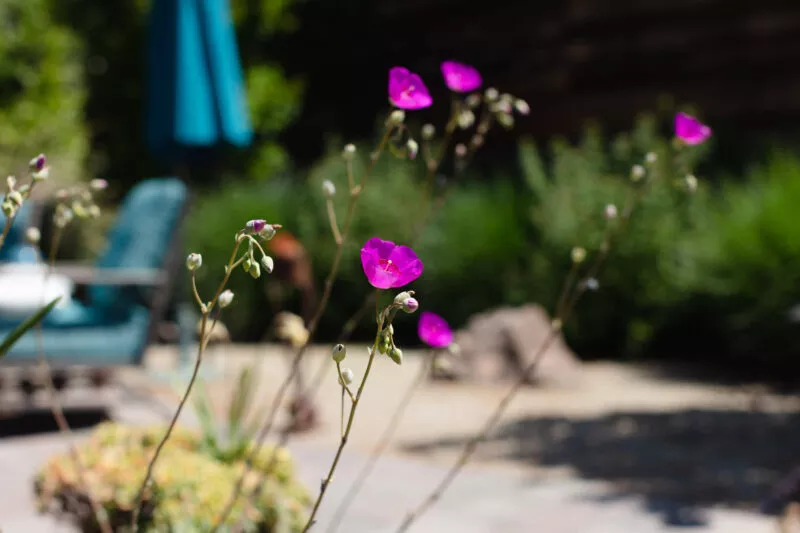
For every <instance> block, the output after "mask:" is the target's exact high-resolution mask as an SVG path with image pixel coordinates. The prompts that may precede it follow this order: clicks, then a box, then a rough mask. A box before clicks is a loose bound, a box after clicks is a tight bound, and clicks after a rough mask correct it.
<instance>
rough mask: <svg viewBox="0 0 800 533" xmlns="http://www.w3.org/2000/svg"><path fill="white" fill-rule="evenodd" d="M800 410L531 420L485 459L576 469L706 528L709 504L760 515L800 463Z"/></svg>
mask: <svg viewBox="0 0 800 533" xmlns="http://www.w3.org/2000/svg"><path fill="white" fill-rule="evenodd" d="M466 438H469V436H467V437H465V438H457V439H446V440H435V441H429V442H420V443H413V444H410V445H408V446H406V449H407V450H409V451H412V452H429V451H435V450H437V449H449V448H455V447H460V446H462V445H463V444H464V443H465V439H466ZM799 449H800V414H799V413H785V414H784V413H781V414H775V413H759V412H748V411H730V410H711V409H692V410H684V411H676V412H667V413H652V412H619V413H613V414H609V415H604V416H600V417H597V418H582V419H581V418H576V419H570V418H560V417H541V418H523V419H519V420H516V421H513V422H510V423H508V424H506V425H504V426H502V427H501V428H500V429H499V430H498V431H497V432H495V434H494V435H493V436H492V437H491V438H490V439H488V441H487V442H486V443H484V444H483V445H482V446H481V448H480V451H479V453H480V454H481V458H483V459H499V458H503V459H514V460H518V461H524V462H529V463H532V464H534V465H535V466H538V467H569V468H570V469H572V470H573V471H574V472H575V473H576V474H577V475H579V476H581V477H583V478H586V479H591V480H598V481H605V482H609V483H610V484H611V485H612V488H613V490H615V491H616V492H617V494H619V495H620V496H641V497H643V498H644V499H645V507H646V508H647V510H648V511H650V512H653V513H656V514H660V515H661V516H662V519H663V521H664V522H665V523H667V524H670V525H673V526H681V525H682V526H693V525H701V524H702V523H704V518H703V512H702V510H703V509H704V508H708V507H711V506H718V505H721V506H725V507H734V508H744V509H748V510H755V509H756V508H757V507H758V506H759V504H760V503H761V501H762V500H763V499H764V498H765V497H766V496H767V495H768V494H769V493H770V491H771V489H772V487H773V486H774V485H775V484H776V483H777V482H778V481H780V479H781V478H782V477H784V476H786V474H787V473H789V472H790V471H791V470H792V469H793V468H794V467H795V466H797V465H798V463H800V461H799V460H798V459H799V458H798V452H797V450H799Z"/></svg>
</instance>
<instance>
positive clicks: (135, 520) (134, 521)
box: [131, 236, 242, 532]
mask: <svg viewBox="0 0 800 533" xmlns="http://www.w3.org/2000/svg"><path fill="white" fill-rule="evenodd" d="M241 244H242V241H241V240H239V238H238V236H237V240H236V246H234V248H233V252H232V253H231V256H230V259H228V264H227V268H226V269H225V276H224V277H223V279H222V282H221V283H220V284H219V287H217V292H216V293H215V294H214V298H212V300H211V302H210V304H209V305H205V304H204V303H203V302H202V298H200V296H199V294H198V293H197V288H196V286H195V276H194V272H192V286H193V288H194V291H195V297H196V298H197V301H198V305H199V306H200V309H201V310H202V316H201V319H200V335H199V341H198V342H199V344H198V347H197V359H196V361H195V363H194V368H193V369H192V375H191V377H190V378H189V383H188V385H187V386H186V391H185V392H184V393H183V396H182V397H181V400H180V402H179V403H178V408H177V409H176V410H175V414H174V415H173V417H172V420H170V423H169V426H167V431H166V432H165V433H164V437H163V438H162V439H161V441H160V442H159V443H158V445H157V446H156V450H155V452H154V453H153V457H152V458H151V459H150V462H149V463H148V464H147V471H146V473H145V476H144V479H143V480H142V484H141V486H140V487H139V490H138V492H137V493H136V498H134V500H133V501H134V506H133V513H131V529H132V530H133V531H134V532H136V531H138V530H139V516H140V515H141V512H142V506H143V505H144V492H145V490H147V486H148V485H149V484H150V479H151V478H152V476H153V470H154V469H155V466H156V461H158V458H159V456H160V454H161V450H162V449H163V448H164V445H165V444H166V443H167V441H168V440H169V437H170V435H171V434H172V431H173V430H174V429H175V425H176V424H177V423H178V418H179V417H180V415H181V412H182V411H183V407H184V405H186V402H187V400H188V399H189V396H190V395H191V393H192V389H193V387H194V384H195V381H196V380H197V375H198V373H199V371H200V365H201V364H202V362H203V354H204V352H205V348H206V345H207V344H208V337H209V336H208V331H207V328H208V317H209V314H210V313H211V309H212V308H213V307H214V304H216V302H217V300H218V299H219V295H220V294H221V293H222V291H223V290H224V289H225V286H226V285H227V284H228V280H229V279H230V277H231V273H232V272H233V270H234V269H235V268H236V267H235V265H237V264H238V263H239V261H236V255H237V254H238V253H239V247H240V246H241ZM214 325H216V320H215V321H214ZM212 327H213V326H212Z"/></svg>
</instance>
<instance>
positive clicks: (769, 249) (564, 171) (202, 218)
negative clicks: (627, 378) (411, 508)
mask: <svg viewBox="0 0 800 533" xmlns="http://www.w3.org/2000/svg"><path fill="white" fill-rule="evenodd" d="M232 6H233V12H234V19H235V21H236V25H237V34H238V38H239V43H240V52H241V55H242V62H243V65H244V68H245V73H246V80H247V90H248V100H249V105H250V109H251V115H252V119H253V123H254V128H255V130H256V132H257V135H256V142H255V143H254V144H253V146H252V147H251V148H250V149H248V150H246V151H244V152H236V153H228V154H226V156H225V157H224V158H223V160H222V161H220V163H219V166H217V167H211V168H208V169H207V170H206V171H205V172H201V173H198V174H197V175H196V176H193V180H194V183H195V185H196V190H195V198H194V203H193V208H192V212H191V214H190V216H189V220H188V222H187V228H188V229H189V231H188V232H187V238H188V243H187V244H188V246H189V247H190V248H191V249H192V250H195V251H198V252H201V253H202V254H203V255H204V258H205V260H204V262H205V264H207V265H220V264H223V263H224V260H225V259H226V258H227V254H228V253H229V251H230V239H231V235H233V233H234V232H235V231H236V230H237V229H239V228H240V227H241V224H242V222H243V221H245V220H247V219H250V218H260V217H264V218H267V219H269V220H271V221H276V222H279V223H281V224H283V225H284V227H286V228H287V229H289V230H290V231H291V232H292V233H293V234H294V235H296V236H297V237H298V238H299V239H300V240H301V242H302V243H303V244H304V246H305V247H306V249H307V250H308V251H309V253H310V254H311V260H312V264H313V270H314V275H315V281H316V284H317V287H318V288H321V286H322V280H323V279H324V277H325V275H326V273H327V267H328V265H329V264H330V260H331V257H332V254H333V252H334V243H333V241H332V239H331V236H330V230H329V227H328V223H327V217H326V214H325V210H324V202H323V199H322V197H321V194H320V184H321V182H322V180H324V179H330V180H332V181H334V183H336V184H337V185H338V188H339V190H340V191H343V190H344V189H345V184H346V176H345V174H344V167H343V165H342V162H341V156H340V150H341V146H342V144H343V143H344V142H347V141H350V140H353V141H357V144H358V145H359V159H358V161H357V166H363V165H364V164H365V161H366V154H368V153H369V150H370V146H372V145H373V144H374V139H373V137H374V131H375V120H376V117H378V116H380V115H381V113H383V112H385V108H386V101H385V87H384V85H385V72H386V69H387V68H388V67H389V66H391V65H392V64H393V62H394V61H395V59H396V56H397V57H399V54H398V52H397V49H396V43H395V44H393V43H394V41H393V40H392V38H391V37H387V34H391V31H388V30H387V29H386V27H385V26H383V27H382V26H380V25H378V24H374V23H373V22H374V21H375V20H378V17H380V16H383V15H385V13H384V14H383V15H381V13H380V10H378V9H377V8H374V7H373V6H372V4H370V3H369V2H366V1H356V0H348V1H346V2H345V1H342V2H337V3H336V5H335V6H333V5H329V4H327V3H325V2H320V1H316V0H282V1H275V0H232ZM148 8H149V5H148V2H147V1H146V0H117V1H114V2H108V1H101V0H0V20H2V21H13V22H14V23H13V24H6V26H7V28H4V38H3V39H0V56H2V57H3V61H2V62H0V164H2V168H3V169H4V170H5V171H8V172H14V171H15V165H17V166H18V165H19V164H20V162H23V163H24V162H25V161H27V159H28V158H29V157H30V156H31V155H35V154H36V153H38V152H40V151H44V152H46V153H47V154H48V155H49V156H50V159H51V161H52V165H53V167H54V168H55V169H57V172H55V173H54V174H55V175H54V177H53V180H54V182H56V183H58V184H61V183H68V182H71V181H75V180H80V179H88V178H90V177H105V178H107V179H108V180H109V182H110V183H111V189H112V190H111V196H110V200H111V201H113V200H116V199H118V198H119V197H121V196H122V195H123V194H124V193H125V192H126V191H127V190H128V189H129V188H130V186H131V185H132V184H134V183H136V182H137V181H139V180H141V179H143V178H145V177H150V176H155V175H158V174H162V173H165V172H167V171H168V169H166V168H163V167H160V166H159V164H158V163H157V162H156V161H154V160H152V159H150V158H149V156H148V154H147V151H146V149H145V147H144V135H143V134H142V130H143V124H142V123H143V117H144V113H143V87H144V50H145V46H144V40H145V35H146V13H147V10H148ZM381 20H383V19H381ZM381 28H383V29H381ZM12 30H13V31H12ZM419 46H420V47H422V45H419ZM418 51H419V50H417V51H416V52H413V53H412V55H409V56H407V57H406V58H405V60H404V61H405V62H406V63H407V64H408V65H409V66H415V69H416V65H419V70H420V71H421V72H423V74H424V75H426V79H429V85H430V86H431V89H432V91H433V92H434V96H435V97H436V98H437V99H438V98H439V96H443V92H442V89H441V87H440V85H441V84H440V83H438V81H434V80H435V76H436V73H435V68H436V64H437V62H438V60H439V59H442V58H438V57H432V56H431V54H428V55H423V56H421V57H417V56H415V55H413V54H416V53H417V52H418ZM440 51H441V50H440ZM484 53H488V52H486V51H485V50H484ZM376 57H381V58H382V59H381V60H375V58H376ZM461 59H463V60H465V61H470V60H471V58H470V57H466V56H465V57H461ZM475 59H476V64H479V62H480V61H481V60H484V59H485V58H484V57H483V56H480V57H476V58H475ZM487 61H488V60H487ZM412 64H413V65H412ZM495 72H500V71H499V70H495ZM499 77H500V76H499ZM487 79H490V81H491V78H490V77H489V75H487ZM500 79H501V81H502V77H500ZM503 88H504V87H502V86H501V89H503ZM509 88H510V89H512V90H514V91H515V90H516V88H515V87H513V86H512V87H509ZM520 96H526V95H525V94H522V93H521V94H520ZM442 100H444V99H442ZM711 100H712V99H707V100H706V101H700V102H697V103H698V104H699V106H700V109H701V110H704V109H706V108H705V106H706V105H708V106H711V107H712V108H713V105H714V103H713V102H712V101H711ZM690 103H691V102H690ZM531 104H532V107H533V114H532V116H531V117H530V118H528V120H529V121H531V122H535V121H537V112H538V110H537V102H536V101H531ZM648 105H650V107H652V108H655V109H656V110H657V112H656V113H653V114H640V115H639V116H638V118H637V119H636V120H635V121H631V120H629V121H628V124H629V127H628V129H630V131H624V130H625V128H621V127H620V126H619V122H620V119H619V118H617V119H616V120H613V121H610V122H612V124H611V127H610V128H609V129H608V132H607V133H604V132H603V128H602V127H601V125H602V124H601V125H598V124H592V125H588V126H586V127H585V128H584V129H583V132H582V133H581V132H580V131H578V130H575V131H567V132H563V133H567V134H568V135H567V136H566V137H563V138H559V137H554V136H552V135H542V134H541V133H540V132H538V131H535V130H533V129H531V130H528V129H526V127H525V126H523V128H522V131H523V133H524V132H528V133H535V140H533V139H532V138H531V139H528V138H516V137H512V136H510V135H509V134H506V133H503V134H501V135H500V136H499V139H498V140H496V141H495V142H493V143H492V142H490V143H489V144H488V145H487V147H486V150H485V153H484V154H481V155H479V157H478V161H476V165H473V166H472V167H471V168H470V169H469V170H468V171H467V172H466V173H465V174H464V175H463V176H461V177H460V178H459V179H458V180H457V182H452V181H451V182H450V183H448V185H447V186H448V193H447V201H446V203H445V204H444V207H443V208H442V209H441V210H440V211H439V212H437V214H436V216H435V217H434V218H433V219H432V220H431V221H430V225H429V226H428V228H427V230H426V231H425V232H424V234H423V235H422V236H421V238H420V240H419V242H418V243H417V246H416V248H417V249H418V252H419V254H420V256H421V257H422V258H423V260H424V261H425V265H426V270H425V275H424V276H423V278H422V279H421V280H420V281H419V283H418V284H416V285H415V287H414V288H415V289H416V290H418V291H419V294H420V296H421V301H422V304H423V307H424V308H425V309H430V310H434V311H436V312H438V313H440V314H443V315H444V316H446V317H447V319H448V320H449V321H450V322H451V323H452V324H453V325H454V326H460V325H462V324H463V323H464V322H465V321H466V320H467V319H468V318H469V317H470V315H472V314H474V313H476V312H479V311H482V310H485V309H490V308H494V307H498V306H503V305H519V304H522V303H525V302H529V301H534V302H539V303H541V304H543V305H545V306H548V307H551V306H552V304H553V303H554V300H555V298H556V296H557V293H558V290H559V288H560V286H561V283H562V281H563V277H564V274H565V272H566V269H567V267H568V262H569V251H570V249H571V248H572V247H573V246H575V245H581V246H585V247H586V248H587V249H589V250H594V249H596V248H597V246H598V242H599V237H600V231H601V228H602V209H603V206H604V205H605V204H606V203H609V202H614V203H617V204H618V205H622V204H623V203H624V200H625V190H626V184H627V182H628V179H629V172H630V168H631V165H633V164H636V163H639V162H641V160H642V158H643V156H644V154H645V153H646V152H648V151H655V152H656V153H658V154H661V155H662V157H661V158H660V159H659V163H658V165H657V171H658V172H659V173H661V174H662V175H663V177H664V179H663V180H662V181H661V182H660V183H661V184H660V185H658V186H656V187H655V189H654V190H653V191H652V192H653V194H651V195H648V197H647V200H646V202H645V203H644V204H643V205H642V206H641V209H640V210H639V211H637V212H636V214H635V216H634V221H633V223H632V224H631V225H630V228H629V230H628V232H627V234H626V236H625V238H624V239H623V240H622V241H621V242H620V243H619V246H618V248H617V249H616V251H615V253H614V254H613V255H612V256H611V258H610V260H609V261H608V263H607V265H606V267H605V270H604V272H603V274H602V276H601V280H600V291H599V292H597V293H591V294H589V295H588V296H587V298H586V299H585V301H584V303H583V305H582V306H581V307H580V310H579V311H578V313H577V315H576V316H575V319H574V320H573V322H572V323H571V324H570V325H569V327H568V329H567V335H568V338H569V341H570V343H571V345H572V346H573V347H574V349H575V350H576V351H577V352H578V353H579V354H580V355H581V356H583V357H585V358H608V357H610V358H627V357H670V358H676V357H683V358H689V359H692V360H698V359H702V360H707V361H712V362H716V363H719V364H724V365H730V364H739V363H741V364H743V365H751V366H753V365H754V361H755V362H756V363H755V365H754V366H758V367H763V368H778V369H779V368H784V367H786V366H787V365H796V363H795V360H796V355H797V352H798V351H800V343H798V341H797V340H796V339H797V338H798V335H797V333H798V331H797V328H798V325H797V324H796V323H795V322H793V321H792V317H791V310H792V308H793V307H794V306H795V305H796V304H798V303H800V283H798V281H800V279H798V278H800V268H798V267H800V226H798V225H797V224H796V223H795V221H794V218H795V217H796V209H797V208H796V205H798V202H800V157H798V155H797V150H796V148H795V146H796V145H794V144H793V143H792V140H793V138H794V137H793V136H792V134H791V132H790V133H789V134H787V133H786V131H778V129H779V128H774V130H775V131H774V132H769V133H770V134H762V133H760V132H759V133H758V135H757V136H755V137H757V138H755V137H754V135H755V134H753V133H752V132H748V131H745V130H744V128H742V129H740V130H737V129H736V127H735V124H734V123H733V122H732V121H730V120H729V121H728V122H725V121H724V120H721V121H720V122H719V126H717V123H716V122H715V123H714V126H715V137H714V138H713V141H712V142H711V143H710V145H709V146H707V147H706V146H704V147H703V149H702V150H698V151H696V152H694V153H693V154H694V156H696V157H697V158H698V162H699V163H700V165H699V167H697V169H698V170H697V175H698V178H699V179H700V183H701V185H700V188H699V190H698V191H697V192H696V193H695V194H693V195H691V196H689V197H687V195H686V194H685V192H683V191H681V190H679V188H676V187H674V186H673V184H674V182H675V181H676V180H680V178H681V177H682V175H681V174H680V173H678V172H676V171H675V170H674V169H673V168H672V166H671V165H670V163H669V161H667V159H666V157H664V156H665V154H666V150H667V146H668V144H667V143H668V142H669V140H670V136H671V131H670V117H671V116H672V113H674V111H675V110H676V107H675V106H674V104H672V103H670V100H664V99H660V100H656V99H654V100H652V101H651V102H649V104H648ZM543 111H544V110H543ZM639 111H644V110H643V109H640V110H639ZM443 112H444V109H443V108H439V109H438V111H434V112H433V113H432V114H431V115H426V118H431V119H434V120H436V119H440V118H441V113H443ZM437 113H438V114H437ZM615 117H616V115H615ZM628 118H630V117H626V120H627V119H628ZM772 133H775V135H772ZM501 143H505V146H506V147H505V148H503V147H502V146H501ZM508 146H511V147H512V148H511V149H509V148H508ZM448 165H449V162H446V165H445V169H448ZM222 169H224V170H222ZM423 173H424V169H423V164H422V163H421V162H418V161H417V162H413V161H400V160H397V159H391V158H383V159H381V160H380V161H379V163H378V164H377V166H376V168H375V171H374V173H373V176H372V180H373V182H372V183H373V185H374V186H373V187H370V188H368V189H367V192H366V194H365V196H364V197H363V198H362V200H361V204H360V210H359V215H358V220H357V223H356V226H355V230H354V238H353V241H352V244H351V245H349V246H348V247H347V249H346V256H345V261H344V263H343V269H342V272H341V276H340V280H339V282H338V283H337V284H336V286H335V289H334V292H333V298H332V301H331V304H330V307H329V310H328V312H327V313H326V315H325V317H324V319H323V322H322V324H321V330H320V335H319V336H318V339H319V340H331V339H333V338H335V337H336V336H337V334H338V332H339V329H340V327H341V325H342V324H343V323H344V321H345V320H346V319H347V318H348V317H349V316H350V315H351V314H352V313H353V312H354V311H355V310H356V309H358V308H359V306H360V304H361V302H362V301H363V298H364V296H365V295H366V291H367V286H366V284H365V283H364V282H363V278H362V274H361V272H360V263H359V261H358V259H357V253H358V248H359V246H360V243H362V242H363V241H364V240H366V239H368V238H370V237H372V236H374V235H380V236H382V237H384V238H390V239H393V240H396V241H398V242H408V241H410V240H411V239H412V236H413V226H414V223H415V222H416V221H417V220H418V219H419V218H420V217H421V216H423V206H424V202H422V201H421V196H420V195H421V194H422V193H421V189H420V187H419V182H420V180H421V176H422V174H423ZM344 202H345V198H344V194H342V193H340V195H339V198H337V209H339V210H340V212H342V214H343V210H344ZM94 232H95V233H96V235H93V236H90V238H81V239H73V240H72V244H71V246H70V247H68V251H67V253H68V254H71V255H73V256H78V255H89V254H91V253H92V252H93V251H94V250H95V249H96V247H97V246H98V244H97V243H98V242H99V240H100V236H101V235H102V228H101V227H98V228H96V229H95V230H94ZM87 243H88V244H87ZM80 246H84V247H86V248H87V249H86V250H83V251H81V250H80V249H79V248H80ZM201 273H202V276H201V277H200V279H199V281H200V284H201V289H206V290H209V287H210V285H211V284H212V283H214V281H215V279H214V274H215V273H216V272H214V271H212V270H211V269H204V270H203V271H202V272H201ZM265 283H269V278H266V279H262V280H261V281H259V282H255V283H254V282H253V281H252V280H249V279H245V277H244V276H238V277H234V278H233V282H232V287H231V288H232V289H233V290H234V291H235V293H236V295H237V296H236V299H237V300H236V305H235V306H233V307H232V308H231V310H230V313H229V315H228V319H227V323H228V326H229V328H230V330H231V333H232V334H233V336H234V338H235V339H237V340H258V339H262V338H264V335H265V334H266V332H267V330H268V327H269V325H270V324H271V322H272V310H271V308H270V304H269V302H268V300H267V296H266V292H265V290H264V284H265ZM287 304H288V306H289V308H291V309H294V310H295V311H299V308H300V304H299V297H297V296H296V295H295V296H292V297H291V298H290V299H289V301H288V302H287ZM398 329H399V330H400V331H399V333H403V334H404V335H405V338H404V339H403V340H404V341H405V342H408V343H413V342H415V338H414V335H413V329H414V328H398ZM402 330H406V331H405V332H403V331H402ZM365 331H366V330H360V332H361V333H364V332H365ZM357 334H358V333H357ZM754 356H755V358H754Z"/></svg>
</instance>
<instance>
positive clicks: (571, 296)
mask: <svg viewBox="0 0 800 533" xmlns="http://www.w3.org/2000/svg"><path fill="white" fill-rule="evenodd" d="M651 181H652V180H651ZM645 190H646V186H642V187H641V188H640V189H639V190H638V191H637V193H636V194H632V195H631V194H629V195H628V199H627V200H626V206H625V209H624V210H623V214H622V217H621V220H620V221H619V224H617V225H615V226H612V225H611V224H609V225H608V226H607V227H606V234H605V236H604V238H603V242H602V244H601V248H600V253H599V254H598V255H597V258H596V260H595V261H594V263H593V264H592V266H591V267H590V268H589V270H588V272H587V274H586V275H585V276H584V277H582V278H581V280H580V281H579V282H578V283H577V285H575V286H574V289H573V283H572V279H573V278H574V272H575V269H574V267H573V270H572V271H570V274H569V275H568V276H567V278H566V280H565V284H564V289H563V290H562V293H561V297H560V298H559V300H558V301H559V305H563V308H562V309H561V310H560V312H559V314H556V315H555V317H554V319H553V321H552V323H551V326H550V330H549V332H548V334H547V336H546V337H545V339H544V341H543V342H542V344H541V345H540V346H539V349H538V350H537V351H536V353H535V354H534V356H533V358H532V359H531V362H530V363H528V365H526V367H525V368H524V369H523V371H522V373H521V374H520V376H519V378H518V379H517V380H516V381H515V382H514V384H513V385H512V386H511V388H510V389H509V390H508V391H507V392H506V394H505V395H504V396H503V398H502V399H501V400H500V402H499V403H498V404H497V406H496V407H495V409H494V411H492V413H491V415H490V416H489V418H488V419H487V420H486V422H485V423H484V424H483V426H481V429H480V430H479V431H478V432H477V433H476V434H475V435H474V436H473V437H472V438H471V439H470V440H469V441H468V442H467V444H466V445H465V446H464V448H463V450H462V451H461V453H460V454H459V456H458V458H457V459H456V462H455V463H454V464H453V466H452V467H450V469H449V470H448V471H447V473H446V474H445V475H444V477H443V478H442V479H441V481H440V482H439V483H438V484H437V485H436V486H435V487H434V489H433V490H432V491H431V492H430V493H429V494H428V495H427V496H426V497H425V499H424V500H423V501H422V503H420V504H419V506H417V507H416V508H415V509H414V510H413V511H412V512H410V513H409V514H408V515H407V516H406V518H405V519H404V520H403V522H402V523H401V524H400V527H399V528H398V529H397V530H396V533H406V532H407V531H409V530H410V529H411V526H412V525H413V524H414V522H416V521H417V520H418V519H419V518H420V517H421V516H422V515H424V514H425V513H426V512H427V511H428V510H429V509H430V508H431V507H432V506H433V505H434V504H435V503H436V502H438V501H439V499H441V497H442V495H443V494H444V492H445V491H446V490H447V489H448V488H449V487H450V485H451V484H452V483H453V481H454V480H455V478H456V477H457V476H458V474H459V473H460V472H461V470H463V468H464V467H465V466H466V465H467V463H468V462H469V460H470V459H471V458H472V456H473V454H474V453H475V451H476V450H477V448H478V445H479V444H480V443H482V442H483V441H484V440H486V438H487V437H488V436H489V434H490V433H491V432H492V431H493V430H494V428H495V427H496V426H497V424H498V422H499V421H500V419H501V418H502V417H503V415H504V414H505V412H506V409H507V408H508V405H509V404H510V403H511V400H513V399H514V397H516V395H517V393H518V392H519V391H520V390H521V389H522V387H523V386H525V385H526V384H527V383H529V382H530V379H531V377H532V376H533V374H534V373H535V372H536V369H537V368H538V366H539V363H540V362H541V360H542V358H543V357H544V355H545V354H546V353H547V350H548V349H549V348H550V346H551V345H552V344H553V342H554V341H555V340H556V338H557V336H558V334H559V332H560V331H561V329H562V327H563V324H564V323H565V322H566V321H567V320H568V319H569V317H570V316H571V314H572V312H573V310H574V309H575V306H576V305H577V303H578V301H579V300H580V297H581V296H582V295H583V293H584V292H585V288H586V283H585V282H586V280H589V279H592V278H594V277H595V276H596V275H597V273H598V272H599V271H600V268H601V267H602V265H603V263H604V261H605V259H606V257H607V256H608V253H609V251H610V249H611V243H612V240H613V237H614V236H615V235H616V234H619V233H620V232H621V231H622V230H623V229H625V227H626V225H627V222H628V221H629V219H630V215H631V213H632V211H633V208H634V206H635V204H637V203H638V202H639V201H640V200H641V198H642V197H643V196H644V192H645ZM564 302H566V303H565V304H564Z"/></svg>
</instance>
